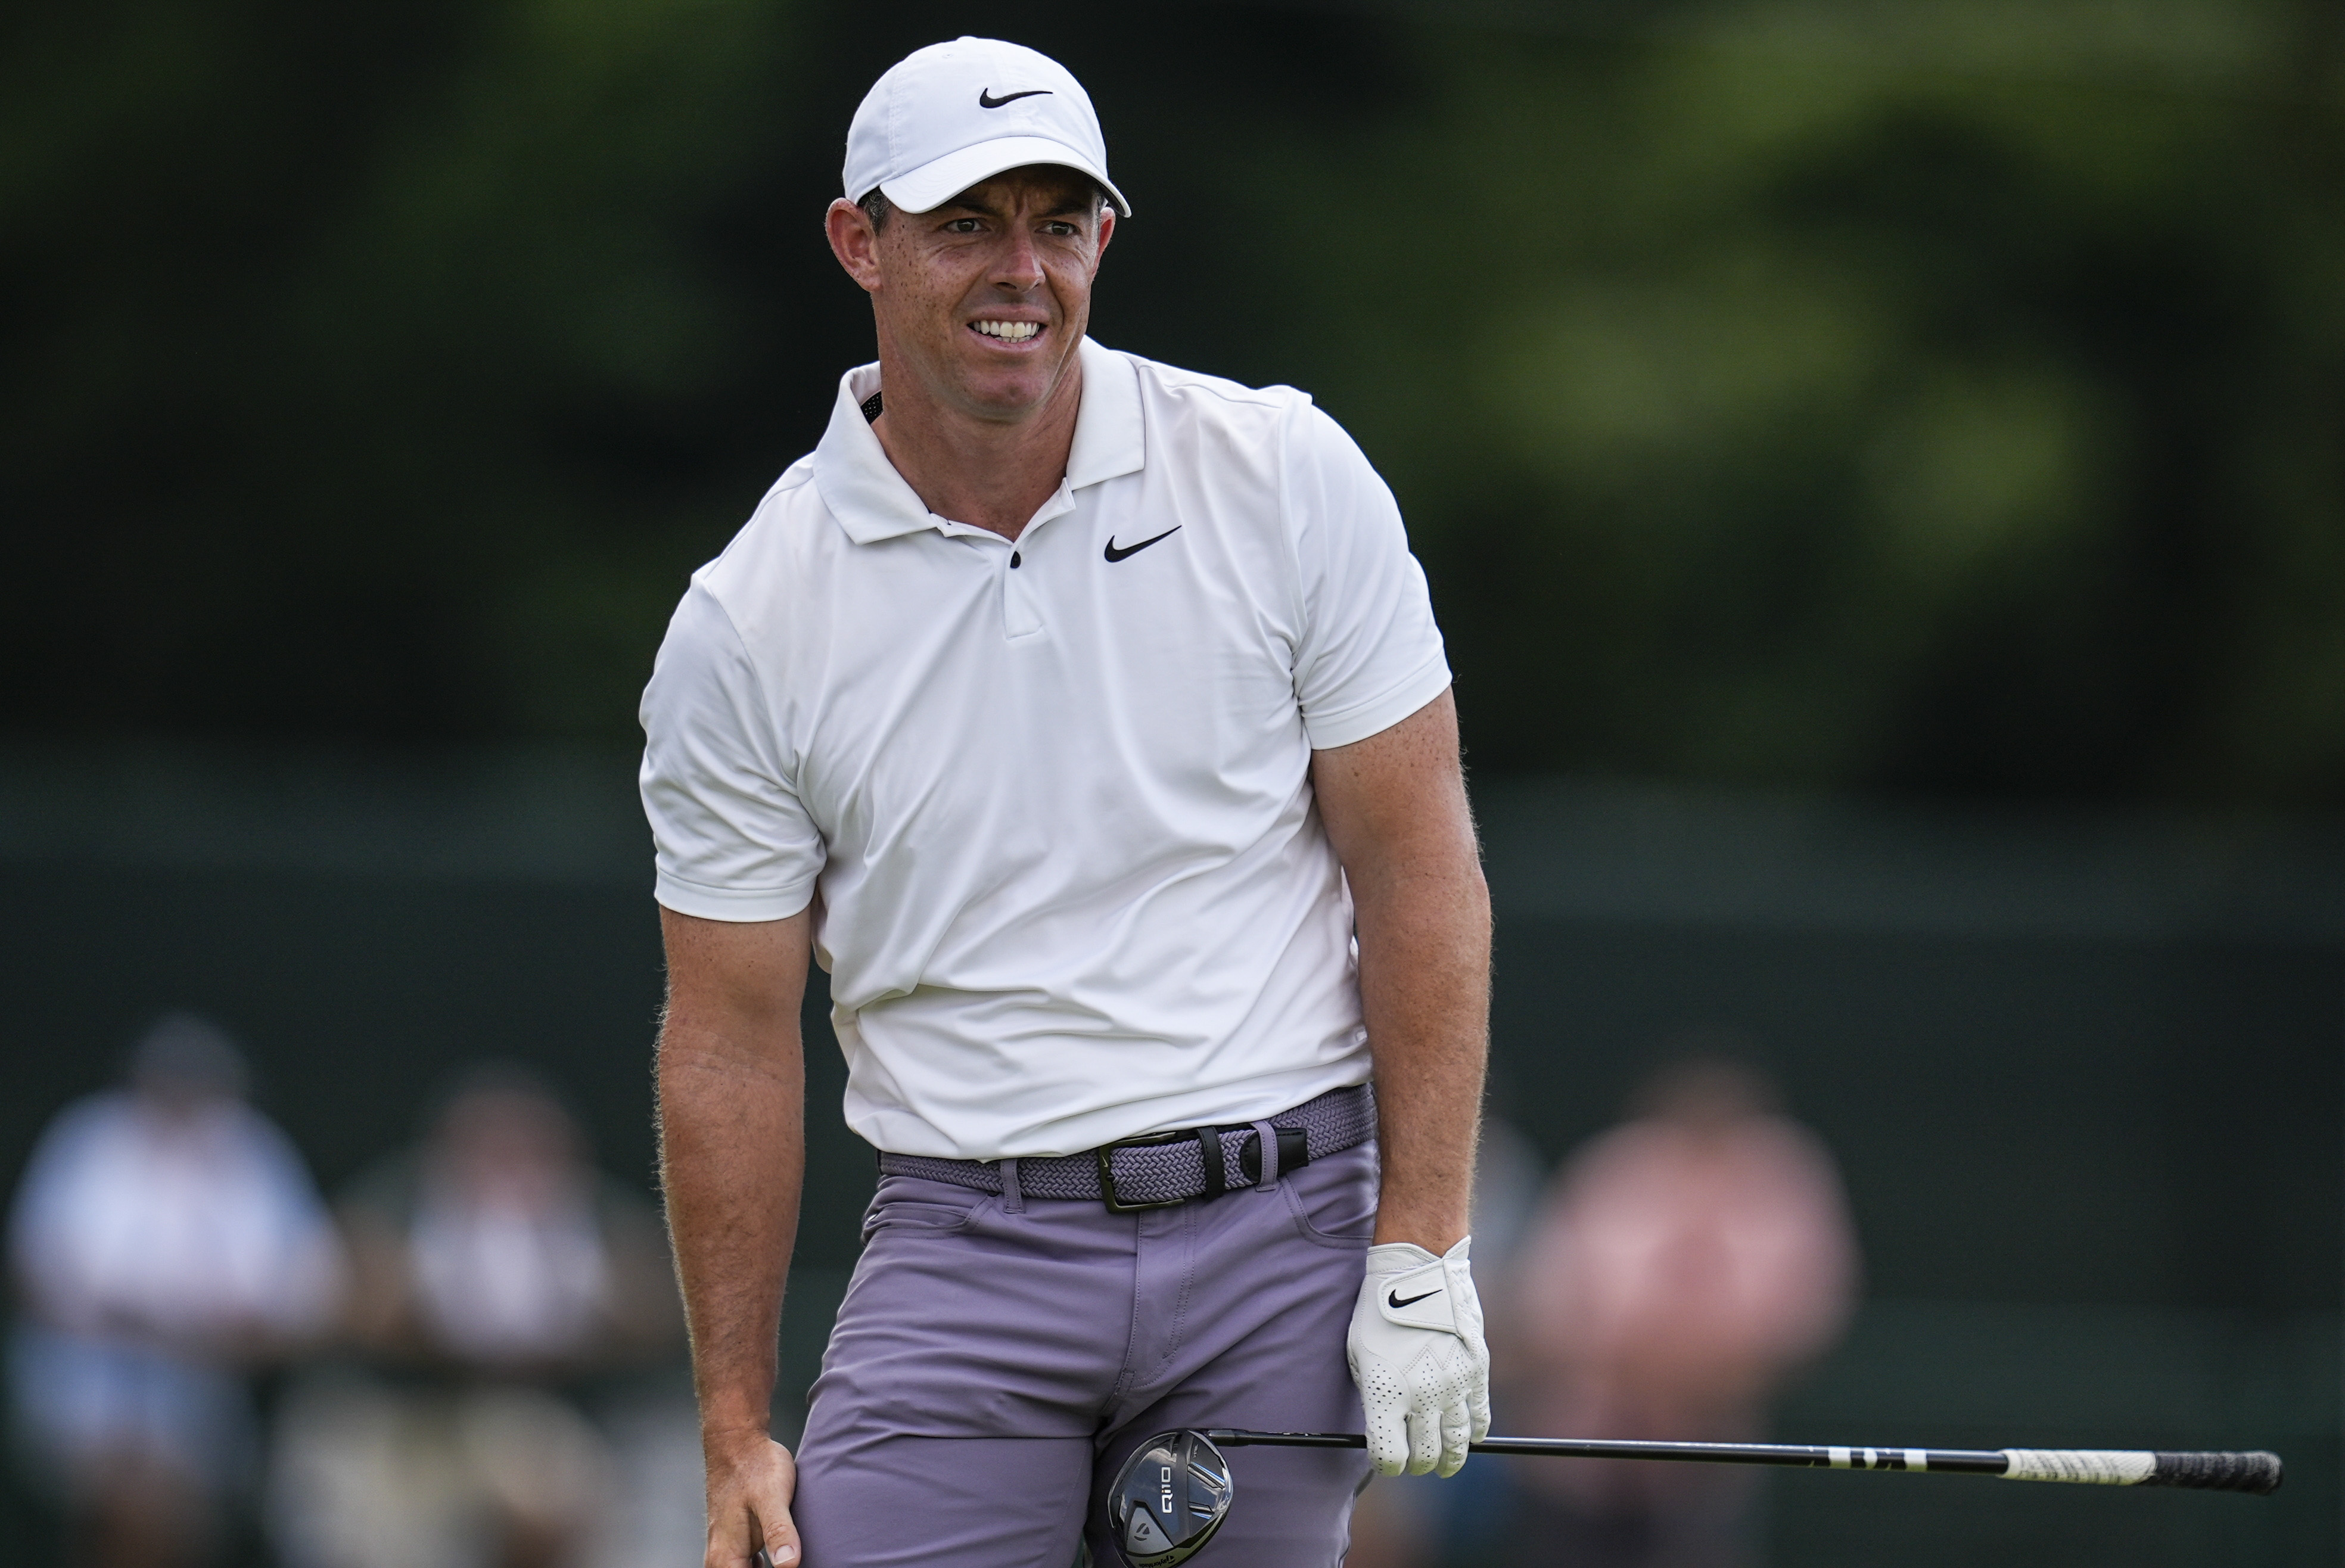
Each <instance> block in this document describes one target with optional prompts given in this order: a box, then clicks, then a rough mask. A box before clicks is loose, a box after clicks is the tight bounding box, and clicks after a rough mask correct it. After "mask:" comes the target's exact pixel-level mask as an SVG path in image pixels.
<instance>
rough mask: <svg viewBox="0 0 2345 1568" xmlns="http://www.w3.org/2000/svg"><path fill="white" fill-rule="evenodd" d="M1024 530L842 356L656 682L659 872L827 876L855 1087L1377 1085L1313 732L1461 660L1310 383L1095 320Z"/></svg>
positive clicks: (703, 589)
mask: <svg viewBox="0 0 2345 1568" xmlns="http://www.w3.org/2000/svg"><path fill="white" fill-rule="evenodd" d="M1081 355H1082V370H1083V393H1082V404H1081V409H1080V410H1079V412H1078V416H1077V420H1076V426H1075V436H1074V446H1073V450H1072V451H1071V454H1070V455H1069V458H1068V460H1067V474H1066V478H1065V481H1064V482H1063V483H1061V486H1060V487H1059V491H1058V493H1057V494H1056V495H1054V496H1053V497H1052V498H1051V500H1050V501H1048V502H1046V503H1045V504H1044V505H1043V507H1042V509H1041V511H1039V512H1037V513H1036V514H1035V516H1034V520H1033V521H1031V522H1030V523H1029V524H1028V525H1027V527H1026V530H1025V531H1024V533H1023V534H1021V535H1020V538H1019V539H1018V541H1016V542H1015V543H1014V544H1013V543H1011V542H1010V541H1008V540H1005V539H1003V538H1001V537H1000V535H999V534H995V533H991V532H989V531H986V530H984V529H980V528H975V527H970V526H969V525H967V524H963V523H959V522H953V521H949V520H947V519H945V518H941V517H938V516H935V515H933V514H932V513H930V512H929V511H928V510H927V509H926V508H925V507H924V506H922V505H921V503H920V501H919V497H918V496H917V495H915V494H914V493H913V491H912V489H911V487H910V486H909V485H908V484H907V483H905V481H904V480H903V478H902V476H901V475H899V474H898V472H897V471H896V470H895V468H894V466H893V465H892V464H891V463H890V462H889V461H888V457H887V454H886V452H885V451H884V450H882V449H881V447H880V445H879V440H878V437H877V436H876V435H875V434H874V433H873V432H872V430H871V429H870V426H869V424H868V422H867V421H866V420H865V419H864V417H863V415H862V412H861V410H860V407H859V405H860V404H861V403H862V402H863V401H864V400H866V399H868V398H869V397H870V396H871V394H872V393H874V392H875V391H878V374H879V373H878V367H877V366H865V367H863V368H862V369H858V370H854V371H850V372H849V373H848V375H847V376H846V377H845V378H844V379H843V380H842V381H841V383H840V386H839V391H838V400H837V405H836V407H835V408H834V409H833V410H832V412H831V418H830V427H829V429H828V430H827V431H826V432H825V433H824V435H823V438H822V443H821V445H820V446H818V447H817V448H816V449H815V451H814V452H813V454H812V455H811V456H809V457H807V458H804V459H801V460H799V461H797V463H795V464H793V465H792V466H791V467H790V469H789V470H788V471H787V472H786V473H784V474H783V475H782V477H781V480H780V481H778V482H777V484H776V485H775V486H774V488H773V490H772V491H769V492H768V493H767V494H766V499H765V501H763V502H762V503H761V504H760V505H759V506H758V508H757V511H756V515H754V516H753V517H751V519H750V520H749V523H748V526H747V527H746V528H744V529H743V530H742V531H741V532H740V533H739V534H738V535H737V536H736V538H735V539H734V541H733V542H732V544H731V545H730V546H729V547H728V548H727V549H726V551H725V553H724V554H723V555H722V556H720V557H718V558H717V559H716V561H711V562H710V563H709V564H708V565H706V566H704V567H702V568H701V569H700V570H699V571H698V572H695V573H694V574H693V579H692V586H691V588H690V589H689V590H688V591H687V592H686V593H685V597H684V602H683V603H682V604H681V605H680V606H679V607H678V608H677V610H676V612H675V620H674V622H672V623H671V624H670V626H669V628H668V634H667V640H666V642H665V644H663V646H662V647H661V649H660V654H659V661H658V663H657V665H656V667H655V670H654V673H653V675H652V680H651V684H650V686H649V688H648V689H646V691H645V693H644V704H643V723H644V731H645V735H646V737H647V744H646V745H645V752H644V765H643V794H644V804H645V810H646V811H647V812H648V814H650V817H651V822H652V828H653V833H654V836H655V839H656V841H657V845H658V865H659V881H658V898H659V901H660V902H661V903H662V904H664V905H666V906H668V907H669V908H671V909H675V910H677V911H679V912H681V913H683V914H686V915H695V916H702V917H704V918H707V919H713V920H736V921H746V920H776V919H781V918H783V917H785V916H791V915H795V914H797V912H798V911H800V910H801V909H804V908H805V907H806V906H807V903H808V901H809V900H817V903H816V907H815V952H816V956H817V960H818V961H819V962H820V963H821V964H822V966H823V967H824V968H826V969H827V970H828V971H829V972H830V975H831V998H832V1018H833V1021H834V1023H835V1024H836V1026H837V1033H838V1039H839V1044H840V1045H841V1046H842V1047H844V1048H845V1051H846V1054H847V1059H848V1089H847V1105H846V1109H847V1120H848V1125H849V1126H851V1127H853V1128H855V1130H856V1131H857V1132H858V1133H860V1134H861V1135H862V1136H863V1137H864V1138H868V1139H869V1140H870V1141H871V1142H872V1143H873V1144H875V1145H876V1146H878V1148H882V1149H888V1150H892V1151H895V1152H897V1153H902V1154H927V1155H941V1156H948V1157H955V1158H970V1159H994V1158H1002V1157H1005V1156H1040V1155H1052V1154H1071V1153H1076V1152H1079V1151H1081V1150H1082V1149H1086V1148H1094V1147H1096V1146H1098V1145H1100V1144H1102V1143H1107V1142H1111V1141H1112V1140H1114V1139H1116V1138H1127V1137H1132V1136H1136V1135H1139V1134H1143V1133H1150V1132H1160V1131H1168V1130H1171V1129H1173V1128H1186V1127H1194V1126H1199V1125H1202V1124H1206V1123H1214V1122H1234V1121H1250V1120H1254V1119H1256V1118H1262V1117H1266V1116H1269V1115H1271V1114H1272V1113H1274V1112H1275V1111H1279V1110H1283V1109H1284V1108H1287V1107H1289V1106H1292V1105H1295V1104H1297V1103H1299V1102H1301V1101H1303V1100H1305V1099H1308V1098H1311V1097H1312V1096H1314V1095H1316V1094H1320V1093H1322V1092H1324V1091H1325V1090H1327V1089H1331V1088H1335V1087H1342V1086H1344V1085H1346V1084H1356V1083H1362V1082H1365V1080H1366V1078H1367V1077H1368V1057H1367V1050H1366V1044H1365V1037H1364V1031H1363V1029H1362V1027H1361V1023H1360V1001H1359V987H1358V982H1357V978H1356V975H1355V961H1354V956H1353V950H1352V908H1351V900H1350V897H1349V895H1348V894H1347V893H1346V892H1345V886H1344V881H1343V875H1342V872H1341V870H1340V869H1339V867H1338V866H1337V864H1336V861H1335V852H1334V851H1333V850H1332V849H1331V848H1330V847H1329V845H1328V843H1327V837H1326V835H1325V832H1324V831H1323V830H1322V828H1321V826H1320V823H1319V817H1318V814H1317V813H1316V811H1315V810H1314V809H1313V804H1312V794H1311V782H1310V774H1309V769H1310V764H1311V753H1312V750H1313V749H1314V748H1315V747H1318V748H1325V747H1330V746H1341V745H1346V744H1350V743H1352V742H1354V741H1358V740H1362V739H1365V737H1367V736H1369V735H1373V734H1375V733H1377V732H1378V731H1381V730H1384V729H1386V728H1388V727H1389V726H1391V725H1392V724H1394V723H1398V722H1399V721H1400V720H1402V719H1404V718H1406V717H1407V716H1408V715H1409V714H1410V713H1415V712H1416V710H1417V709H1419V708H1421V707H1423V706H1424V705H1425V704H1426V703H1428V702H1431V701H1432V700H1433V699H1434V698H1435V697H1436V696H1438V695H1439V694H1440V693H1441V692H1442V691H1443V689H1444V688H1445V687H1447V684H1448V683H1449V669H1448V665H1447V663H1446V662H1445V660H1444V658H1443V655H1442V647H1441V636H1440V632H1438V630H1437V629H1436V627H1435V625H1434V622H1433V613H1432V609H1431V606H1430V604H1429V603H1428V602H1427V599H1426V587H1425V575H1424V573H1423V572H1421V571H1420V570H1419V569H1418V567H1417V564H1416V561H1415V559H1414V558H1412V557H1411V556H1410V554H1409V552H1408V541H1407V538H1406V534H1405V532H1404V531H1403V529H1402V526H1401V519H1400V512H1399V510H1398V509H1397V508H1396V506H1395V505H1394V503H1393V499H1392V495H1391V492H1390V491H1387V490H1386V488H1385V485H1384V483H1383V481H1381V480H1379V479H1378V478H1377V477H1376V471H1375V470H1373V469H1371V468H1370V467H1369V466H1368V462H1367V460H1366V459H1365V457H1364V456H1362V455H1361V452H1360V450H1359V449H1358V447H1356V446H1355V445H1354V444H1353V442H1352V440H1351V439H1350V438H1349V437H1347V436H1346V435H1345V433H1344V432H1343V430H1341V429H1340V428H1338V427H1337V426H1336V424H1335V421H1334V420H1330V419H1328V418H1327V416H1326V415H1325V414H1323V413H1321V412H1320V411H1319V410H1317V409H1315V408H1314V407H1313V406H1312V404H1311V400H1310V399H1309V398H1307V397H1306V396H1304V394H1303V393H1300V392H1297V391H1294V390H1293V389H1289V388H1284V387H1273V388H1269V389H1264V390H1261V391H1254V390H1251V389H1247V388H1244V387H1240V386H1237V385H1235V384H1234V383H1232V382H1229V381H1223V380H1218V379H1213V378H1212V377H1208V376H1199V375H1194V374H1192V373H1190V372H1188V371H1185V370H1176V369H1171V368H1169V367H1167V366H1163V365H1157V364H1152V363H1151V362H1150V361H1148V360H1145V359H1136V358H1134V357H1132V356H1131V355H1128V354H1121V353H1117V352H1115V351H1114V350H1112V349H1103V348H1101V347H1100V346H1099V345H1097V344H1095V343H1092V342H1090V341H1088V340H1087V341H1085V342H1084V343H1083V344H1082V345H1081Z"/></svg>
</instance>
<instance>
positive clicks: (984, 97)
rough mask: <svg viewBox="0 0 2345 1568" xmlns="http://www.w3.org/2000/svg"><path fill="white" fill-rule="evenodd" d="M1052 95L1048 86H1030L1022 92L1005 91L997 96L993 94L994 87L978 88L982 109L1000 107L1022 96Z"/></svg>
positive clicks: (1014, 101)
mask: <svg viewBox="0 0 2345 1568" xmlns="http://www.w3.org/2000/svg"><path fill="white" fill-rule="evenodd" d="M1049 96H1051V89H1050V88H1048V87H1029V88H1027V89H1026V90H1025V91H1024V92H1022V93H1004V94H1003V95H1002V96H1000V97H998V98H997V97H995V96H993V89H992V88H990V87H980V88H978V90H977V106H978V107H979V108H980V109H998V108H1000V106H1002V105H1004V104H1014V103H1016V102H1017V101H1018V100H1019V99H1020V98H1047V97H1049Z"/></svg>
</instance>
